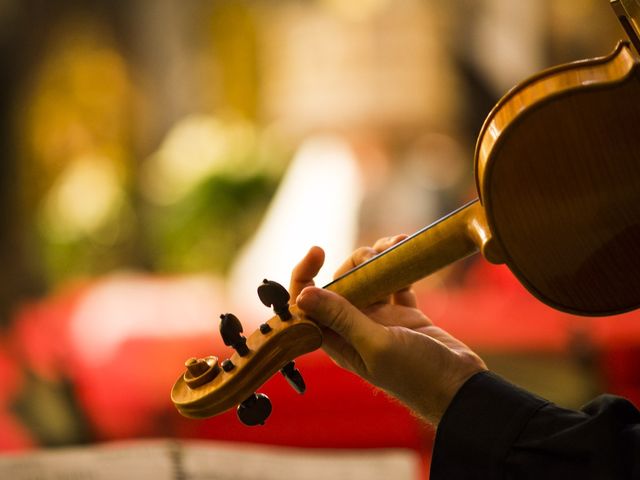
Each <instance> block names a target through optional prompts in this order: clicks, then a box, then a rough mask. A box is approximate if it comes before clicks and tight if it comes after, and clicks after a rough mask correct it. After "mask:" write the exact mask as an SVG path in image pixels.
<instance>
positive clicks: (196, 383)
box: [184, 355, 220, 389]
mask: <svg viewBox="0 0 640 480" xmlns="http://www.w3.org/2000/svg"><path fill="white" fill-rule="evenodd" d="M184 366H185V367H186V368H187V371H186V372H185V373H184V381H185V383H186V384H187V386H188V387H189V388H191V389H193V388H198V387H200V386H202V385H204V384H205V383H208V382H210V381H211V380H213V379H214V378H216V377H217V376H218V373H220V366H219V365H218V357H214V356H213V355H211V356H209V357H207V358H200V359H197V358H190V359H188V360H187V361H186V362H184Z"/></svg>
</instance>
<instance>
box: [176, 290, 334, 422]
mask: <svg viewBox="0 0 640 480" xmlns="http://www.w3.org/2000/svg"><path fill="white" fill-rule="evenodd" d="M259 295H260V299H261V300H262V301H263V303H265V304H266V305H269V306H271V305H273V307H274V311H275V312H276V315H275V316H274V317H272V318H271V319H270V320H268V321H267V322H265V323H263V324H262V325H260V327H259V328H258V329H257V330H256V331H255V332H253V333H252V334H251V335H250V336H249V337H246V338H245V337H244V336H243V335H241V334H242V332H243V328H242V324H241V323H240V320H239V319H238V318H237V317H236V316H235V315H233V314H230V313H226V314H223V315H221V317H220V318H221V322H220V332H221V335H222V338H223V341H224V343H225V344H226V345H228V346H231V347H232V348H234V349H235V352H234V354H233V355H231V357H229V358H227V359H226V360H224V361H222V362H221V364H220V365H218V358H217V357H213V356H209V357H206V358H205V359H200V360H198V359H195V358H191V359H189V360H187V362H186V363H185V367H186V370H185V372H184V373H183V375H181V376H180V377H179V378H178V380H177V381H176V382H175V384H174V386H173V389H172V390H171V400H172V402H173V404H174V405H175V406H176V408H177V409H178V411H179V412H180V413H181V414H182V415H184V416H186V417H190V418H206V417H211V416H214V415H217V414H219V413H222V412H225V411H227V410H229V409H231V408H233V407H235V406H236V405H238V408H237V415H238V418H239V419H240V421H241V422H242V423H244V424H245V425H249V426H253V425H263V424H264V422H265V421H266V419H267V418H268V417H269V415H270V414H271V411H272V406H271V402H270V400H269V398H268V397H267V396H266V395H264V394H262V393H256V390H257V389H258V388H259V387H260V386H261V385H262V384H264V383H265V382H266V381H267V380H268V379H269V378H270V377H271V376H273V375H274V374H276V373H277V372H278V371H280V372H281V373H282V375H283V376H284V377H285V379H286V380H287V381H288V382H289V384H290V385H291V387H292V388H293V389H294V390H295V391H296V392H298V393H300V394H302V393H304V391H305V389H306V385H305V382H304V379H303V378H302V375H301V374H300V372H299V371H298V369H297V368H296V367H295V364H294V362H293V360H294V359H295V358H296V357H299V356H300V355H304V354H305V353H309V352H311V351H313V350H316V349H318V348H320V345H322V332H321V330H320V328H319V327H318V326H317V325H316V324H315V323H314V322H312V321H311V320H308V319H307V318H305V317H304V315H303V314H302V313H301V312H300V311H299V310H298V309H297V308H296V307H295V305H289V304H288V303H284V304H283V299H285V298H286V300H285V302H288V300H289V293H288V292H287V291H286V289H285V288H284V287H282V286H281V285H279V284H277V283H276V282H272V281H269V280H265V281H264V282H263V284H262V285H261V286H260V289H259Z"/></svg>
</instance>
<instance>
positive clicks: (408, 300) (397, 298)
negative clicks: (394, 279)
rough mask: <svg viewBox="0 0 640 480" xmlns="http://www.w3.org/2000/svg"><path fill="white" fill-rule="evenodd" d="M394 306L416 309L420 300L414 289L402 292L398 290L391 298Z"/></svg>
mask: <svg viewBox="0 0 640 480" xmlns="http://www.w3.org/2000/svg"><path fill="white" fill-rule="evenodd" d="M391 299H392V303H393V304H394V305H402V306H404V307H411V308H416V307H417V306H418V299H417V298H416V293H415V292H414V290H413V288H411V287H407V288H403V289H402V290H398V291H397V292H396V293H394V294H393V295H392V297H391Z"/></svg>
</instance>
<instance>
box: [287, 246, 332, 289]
mask: <svg viewBox="0 0 640 480" xmlns="http://www.w3.org/2000/svg"><path fill="white" fill-rule="evenodd" d="M323 264H324V250H322V249H321V248H320V247H315V246H314V247H311V248H310V249H309V251H308V252H307V254H306V255H305V256H304V258H303V259H302V260H301V261H300V263H298V264H297V265H296V266H295V267H294V269H293V271H292V272H291V282H290V283H289V295H291V298H296V297H297V296H298V295H300V292H301V291H302V289H304V288H305V287H311V286H313V285H314V282H313V279H314V277H315V276H316V275H317V274H318V272H319V271H320V268H322V265H323Z"/></svg>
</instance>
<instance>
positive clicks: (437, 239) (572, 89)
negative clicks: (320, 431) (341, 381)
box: [171, 43, 640, 424]
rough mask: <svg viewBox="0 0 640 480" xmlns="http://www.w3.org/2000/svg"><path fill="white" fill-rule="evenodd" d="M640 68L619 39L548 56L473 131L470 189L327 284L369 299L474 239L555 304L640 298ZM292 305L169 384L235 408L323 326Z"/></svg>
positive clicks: (618, 307) (199, 412)
mask: <svg viewBox="0 0 640 480" xmlns="http://www.w3.org/2000/svg"><path fill="white" fill-rule="evenodd" d="M639 69H640V64H639V60H638V58H637V56H635V54H634V53H633V52H632V51H631V49H630V47H629V45H628V44H627V43H621V44H619V45H618V47H617V48H616V50H615V51H614V52H613V53H612V54H611V55H609V56H607V57H603V58H598V59H594V60H588V61H582V62H576V63H572V64H568V65H565V66H560V67H557V68H553V69H549V70H546V71H544V72H542V73H540V74H538V75H536V76H534V77H532V78H530V79H529V80H527V81H525V82H523V83H522V84H520V85H518V86H516V87H515V88H514V89H512V90H511V91H510V92H508V93H507V94H506V95H505V96H504V97H503V98H502V99H501V100H500V102H498V104H497V105H496V106H495V108H494V109H493V110H492V111H491V113H490V114H489V116H488V118H487V120H486V121H485V124H484V126H483V128H482V130H481V132H480V135H479V137H478V142H477V146H476V153H475V174H476V183H477V190H478V195H479V200H476V201H473V202H471V203H469V204H467V205H465V206H463V207H461V208H460V209H458V210H457V211H455V212H453V213H451V214H450V215H448V216H446V217H445V218H443V219H441V220H439V221H437V222H435V223H434V224H432V225H429V226H427V227H425V228H423V229H422V230H420V231H418V232H417V233H415V234H414V235H412V236H410V237H409V238H407V239H406V240H404V241H402V242H400V243H398V244H397V245H394V246H393V247H392V248H390V249H388V250H386V251H384V252H382V253H381V254H379V255H377V256H376V257H374V258H372V259H371V260H369V261H367V262H365V263H363V264H361V265H359V266H358V267H356V268H355V269H353V270H352V271H350V272H348V273H346V274H345V275H343V276H341V277H339V278H337V279H336V280H334V281H333V282H331V283H330V284H328V285H326V286H325V287H324V288H327V289H329V290H332V291H334V292H336V293H339V294H340V295H342V296H343V297H345V298H346V299H347V300H349V301H350V302H351V303H353V304H354V305H356V306H357V307H365V306H368V305H371V304H373V303H376V302H378V301H381V300H383V299H384V298H385V297H387V296H388V295H390V294H392V293H393V292H396V291H398V290H400V289H402V288H405V287H407V286H409V285H410V284H412V283H413V282H415V281H417V280H419V279H421V278H423V277H425V276H427V275H429V274H431V273H433V272H435V271H437V270H439V269H440V268H442V267H444V266H446V265H449V264H450V263H453V262H455V261H457V260H459V259H462V258H465V257H467V256H469V255H472V254H474V253H476V252H478V251H480V252H481V253H482V255H483V256H484V257H485V259H487V260H488V261H490V262H492V263H505V264H506V265H507V266H508V267H509V268H510V270H511V271H512V272H513V273H514V274H515V275H516V277H517V278H518V279H519V280H520V282H522V284H523V285H525V287H526V288H527V289H528V290H529V291H530V292H531V293H532V294H533V295H535V296H536V297H537V298H539V299H540V300H541V301H543V302H545V303H547V304H549V305H551V306H552V307H555V308H557V309H560V310H564V311H568V312H572V313H576V314H581V315H609V314H614V313H620V312H623V311H627V310H631V309H634V308H637V307H639V306H640V132H638V128H639V127H640V70H639ZM281 309H282V306H281ZM277 311H278V310H276V312H277ZM290 314H291V317H290V318H289V319H283V318H281V315H280V314H279V315H276V316H274V317H273V318H271V319H270V320H268V321H267V322H266V324H267V325H268V328H266V329H265V331H267V332H268V333H264V331H262V330H263V329H262V328H261V329H260V330H258V331H256V332H254V333H253V334H252V335H251V336H250V337H249V338H247V339H246V346H247V347H248V353H246V351H245V353H243V355H240V354H239V353H238V352H236V353H234V354H233V355H232V356H231V358H230V359H229V361H230V362H231V363H232V364H233V365H234V368H233V369H231V370H227V369H225V368H224V366H225V363H224V362H223V368H222V370H221V369H220V368H218V366H217V359H215V357H209V359H208V360H207V361H206V362H204V361H202V360H201V361H200V365H201V367H202V371H203V372H204V373H202V375H209V377H207V378H205V380H206V381H203V382H201V381H200V378H195V377H194V375H200V373H198V372H199V371H200V370H197V371H196V369H195V368H193V369H192V370H193V371H189V370H187V371H186V372H185V373H184V374H183V375H182V376H181V377H180V378H178V380H177V381H176V383H175V385H174V387H173V389H172V392H171V399H172V401H173V403H174V405H175V406H176V408H177V409H178V410H179V411H180V412H181V413H182V414H183V415H185V416H188V417H192V418H203V417H208V416H212V415H216V414H218V413H222V412H224V411H226V410H228V409H229V408H232V407H233V406H234V405H236V404H238V403H241V406H242V407H243V408H244V410H247V409H248V408H249V407H250V405H257V404H258V403H259V401H258V399H256V398H257V397H255V395H254V394H253V392H255V390H256V389H257V388H259V387H260V386H261V385H262V384H263V383H264V382H265V381H266V380H267V379H268V378H269V377H270V376H272V375H273V374H275V373H277V372H278V371H279V370H280V371H282V369H283V367H284V366H285V365H287V364H289V362H290V361H292V360H293V359H294V358H295V357H297V356H299V355H302V354H304V353H307V352H310V351H312V350H315V349H316V348H319V347H320V345H321V343H322V334H321V331H320V329H319V327H318V326H317V325H316V324H315V323H313V322H312V321H311V320H309V319H306V318H304V316H302V315H301V314H300V312H299V311H298V309H297V308H296V307H295V305H292V306H291V308H290ZM240 331H241V330H240ZM243 341H244V338H243ZM225 343H226V342H225ZM243 348H244V347H243ZM245 350H246V349H245ZM212 359H215V360H212ZM193 360H195V359H193ZM203 362H204V363H203ZM212 362H215V365H213V364H212ZM193 364H194V363H193V362H192V363H191V364H190V365H192V366H193ZM205 370H206V371H205ZM194 372H196V373H195V374H194ZM213 372H215V373H213ZM203 378H204V377H203ZM243 399H247V400H245V401H244V402H243ZM249 400H250V402H249ZM259 400H260V401H262V400H263V399H259ZM247 402H249V403H247ZM239 411H240V409H239ZM270 411H271V407H270V405H269V406H268V409H266V410H265V413H264V414H258V418H261V419H262V420H264V418H266V416H268V414H269V413H270ZM260 415H262V416H260ZM252 422H253V420H252ZM257 423H260V420H258V422H257ZM251 424H256V423H255V422H254V423H251Z"/></svg>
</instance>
